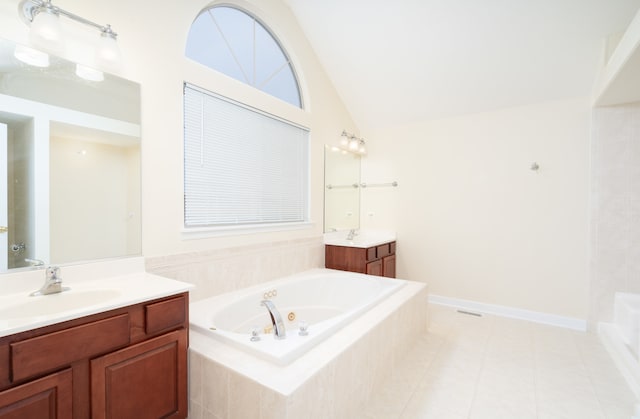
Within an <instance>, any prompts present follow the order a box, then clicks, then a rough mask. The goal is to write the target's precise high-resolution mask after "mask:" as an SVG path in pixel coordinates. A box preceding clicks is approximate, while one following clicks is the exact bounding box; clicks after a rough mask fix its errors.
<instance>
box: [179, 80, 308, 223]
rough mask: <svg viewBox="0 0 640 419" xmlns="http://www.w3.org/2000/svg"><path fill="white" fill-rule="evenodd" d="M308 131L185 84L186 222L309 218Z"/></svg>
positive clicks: (265, 221) (250, 221)
mask: <svg viewBox="0 0 640 419" xmlns="http://www.w3.org/2000/svg"><path fill="white" fill-rule="evenodd" d="M308 185H309V131H308V130H307V129H305V128H302V127H299V126H296V125H294V124H292V123H289V122H287V121H284V120H282V119H279V118H276V117H274V116H271V115H269V114H266V113H264V112H260V111H258V110H256V109H253V108H250V107H248V106H244V105H241V104H239V103H237V102H234V101H231V100H229V99H226V98H222V97H219V96H217V95H215V94H213V93H210V92H207V91H204V90H202V89H199V88H197V87H195V86H192V85H189V84H185V86H184V192H185V195H184V223H185V227H206V226H229V225H256V224H271V223H294V222H303V221H308Z"/></svg>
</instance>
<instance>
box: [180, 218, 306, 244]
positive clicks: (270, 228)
mask: <svg viewBox="0 0 640 419" xmlns="http://www.w3.org/2000/svg"><path fill="white" fill-rule="evenodd" d="M314 225H315V223H314V222H313V221H302V222H298V223H277V224H260V225H233V226H218V227H183V228H182V232H181V233H180V237H181V239H182V240H196V239H206V238H209V237H222V236H237V235H241V234H254V233H268V232H276V231H290V230H304V229H308V228H313V226H314Z"/></svg>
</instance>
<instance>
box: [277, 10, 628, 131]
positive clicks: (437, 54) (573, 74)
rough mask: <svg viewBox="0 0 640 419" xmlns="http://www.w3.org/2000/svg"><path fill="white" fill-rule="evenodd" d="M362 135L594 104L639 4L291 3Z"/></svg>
mask: <svg viewBox="0 0 640 419" xmlns="http://www.w3.org/2000/svg"><path fill="white" fill-rule="evenodd" d="M284 1H285V2H286V3H287V4H288V5H289V6H290V8H291V10H292V11H293V13H294V14H295V16H296V17H297V19H298V20H299V23H300V26H301V27H302V29H303V30H304V32H305V34H306V36H307V38H308V40H309V41H310V43H311V45H312V47H313V48H314V50H315V52H316V54H317V55H318V57H319V59H320V61H321V63H322V65H323V66H324V68H325V70H326V72H327V74H328V75H329V77H330V78H331V79H332V81H333V84H334V85H335V87H336V89H337V90H338V93H339V94H340V96H341V97H342V100H343V101H344V103H345V105H346V106H347V108H348V109H349V111H350V112H351V115H352V117H353V118H354V120H355V122H356V124H357V125H358V126H359V127H360V129H364V128H372V127H376V126H380V125H395V124H403V123H410V122H415V121H424V120H430V119H438V118H443V117H449V116H454V115H461V114H467V113H476V112H483V111H489V110H494V109H499V108H504V107H510V106H518V105H525V104H530V103H537V102H544V101H552V100H560V99H564V98H571V97H578V96H585V97H586V96H590V95H591V93H592V89H593V86H594V83H595V80H596V77H597V72H598V70H599V68H600V67H601V66H602V60H603V59H604V43H605V40H606V38H607V37H609V36H610V35H614V34H618V33H622V32H623V31H624V30H625V29H626V27H627V25H628V24H629V22H630V21H631V20H632V19H633V17H634V15H635V13H636V12H637V10H638V9H639V8H640V0H397V1H381V0H366V1H365V0H322V1H320V0H316V1H313V0H284Z"/></svg>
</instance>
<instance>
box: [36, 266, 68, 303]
mask: <svg viewBox="0 0 640 419" xmlns="http://www.w3.org/2000/svg"><path fill="white" fill-rule="evenodd" d="M45 274H46V277H45V280H44V284H43V285H42V287H41V288H40V289H39V290H38V291H34V292H32V293H31V294H29V295H30V296H32V297H35V296H37V295H48V294H56V293H59V292H63V291H68V290H70V289H71V288H69V287H63V286H62V277H61V276H60V268H58V267H57V266H49V267H48V268H47V269H46V270H45Z"/></svg>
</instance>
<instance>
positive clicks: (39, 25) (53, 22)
mask: <svg viewBox="0 0 640 419" xmlns="http://www.w3.org/2000/svg"><path fill="white" fill-rule="evenodd" d="M29 42H30V43H31V45H34V46H37V47H41V48H44V49H47V50H52V51H60V50H62V49H63V47H64V43H63V40H62V27H61V26H60V19H59V17H58V15H56V14H54V13H49V12H47V11H41V12H39V13H38V14H36V15H35V16H34V17H33V21H32V22H31V30H30V31H29Z"/></svg>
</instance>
